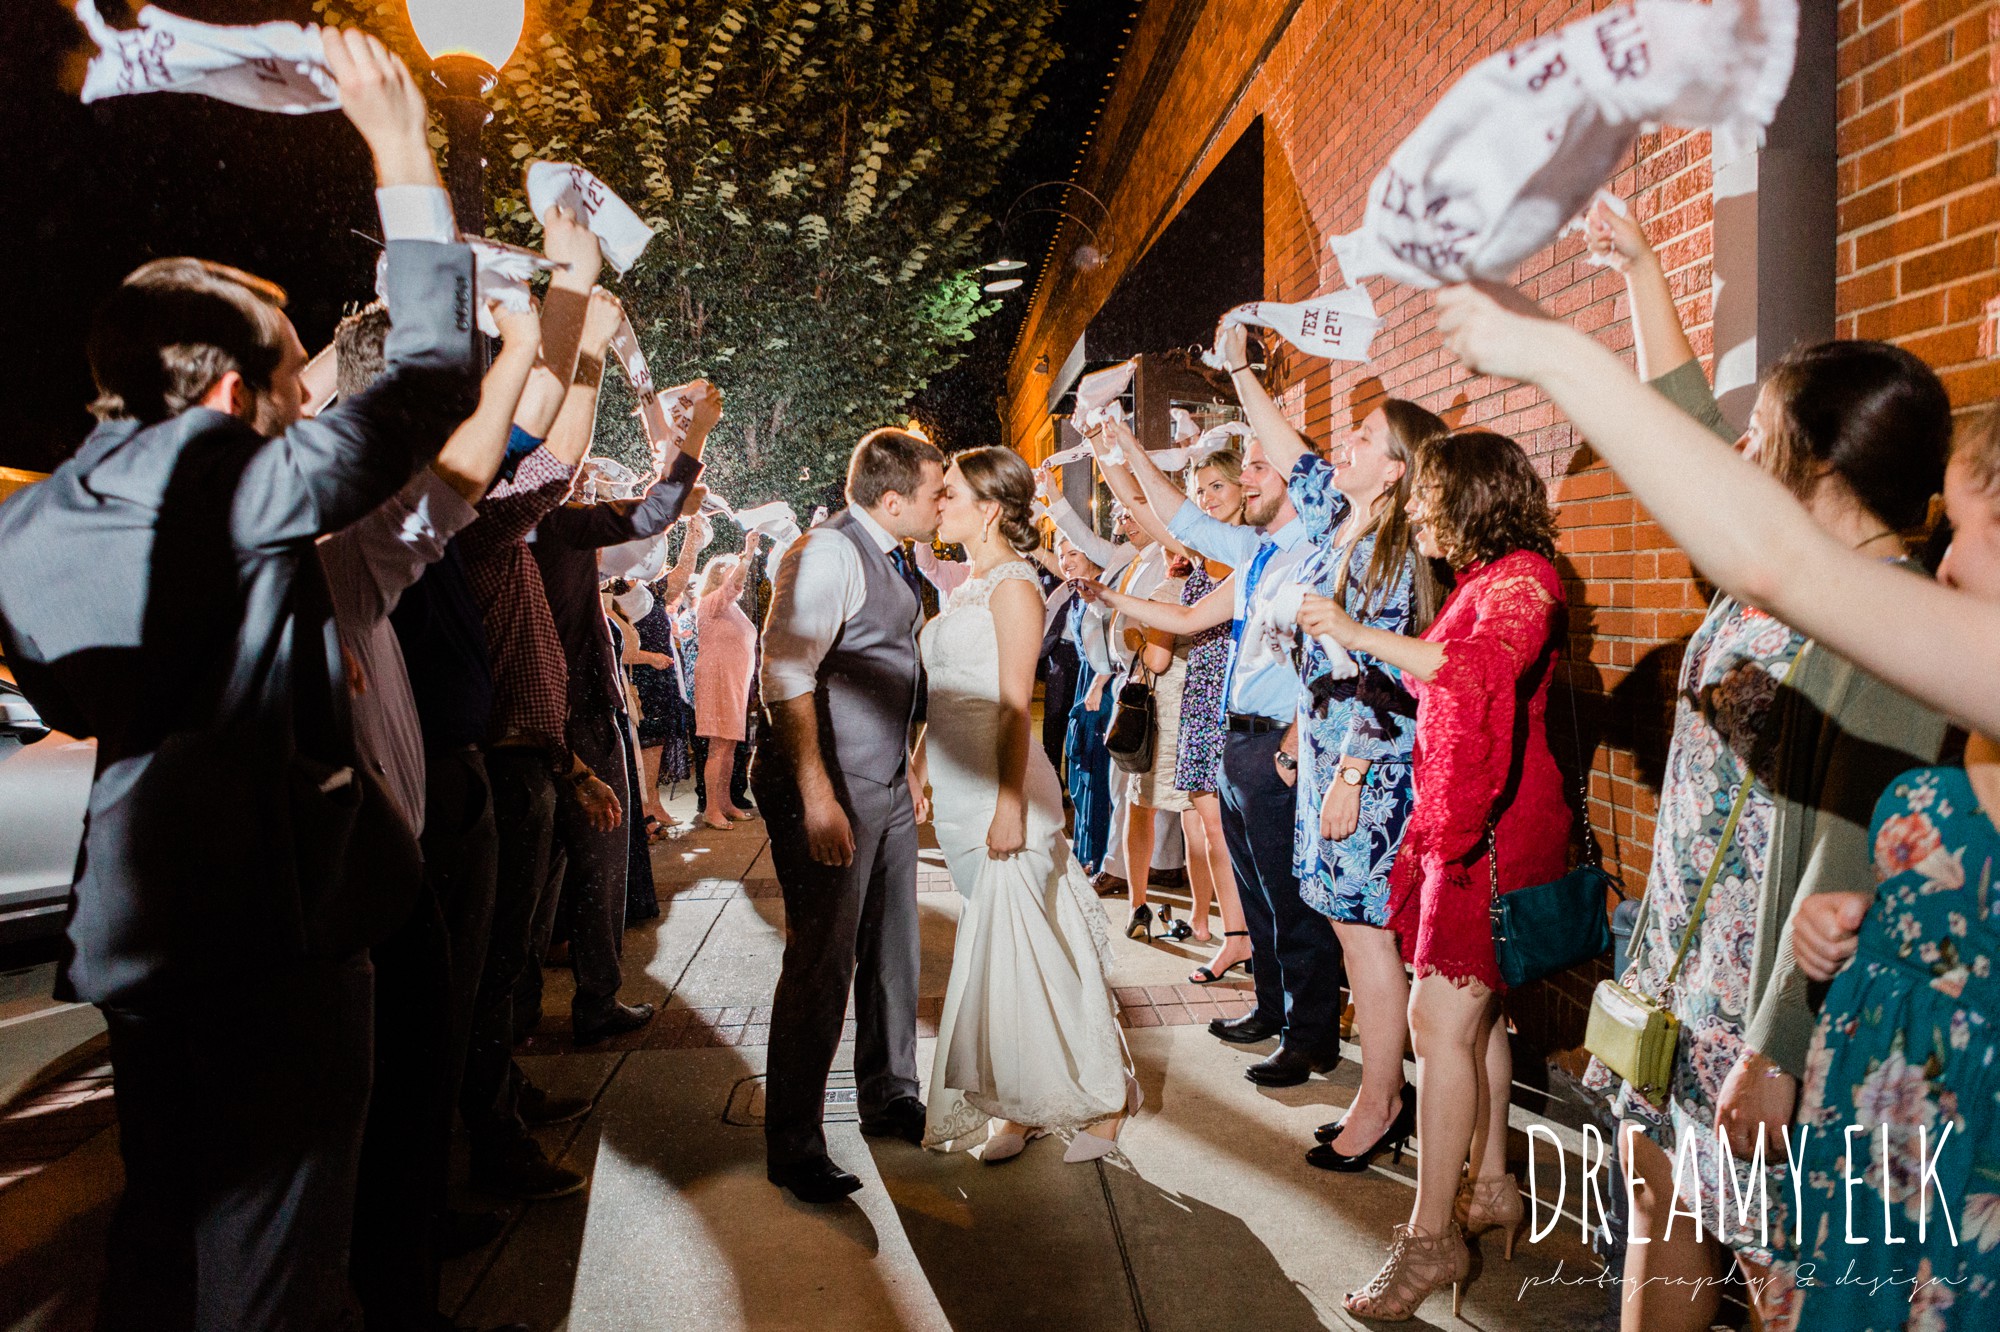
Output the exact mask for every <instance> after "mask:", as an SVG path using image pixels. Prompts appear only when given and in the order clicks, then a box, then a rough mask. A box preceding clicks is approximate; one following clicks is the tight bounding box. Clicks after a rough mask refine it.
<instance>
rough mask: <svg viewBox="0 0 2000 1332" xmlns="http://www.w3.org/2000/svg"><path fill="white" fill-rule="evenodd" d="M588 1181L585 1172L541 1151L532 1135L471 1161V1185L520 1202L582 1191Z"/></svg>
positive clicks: (544, 1200)
mask: <svg viewBox="0 0 2000 1332" xmlns="http://www.w3.org/2000/svg"><path fill="white" fill-rule="evenodd" d="M589 1182H590V1179H589V1177H588V1176H585V1175H579V1174H577V1173H576V1171H574V1170H566V1169H564V1168H563V1167H562V1166H559V1165H557V1164H556V1163H555V1162H553V1161H551V1160H549V1158H548V1157H546V1156H544V1155H542V1149H541V1147H540V1146H539V1145H537V1143H536V1142H535V1140H534V1139H533V1138H523V1139H521V1140H520V1141H519V1142H516V1143H513V1144H512V1145H510V1146H508V1147H505V1148H502V1149H501V1150H500V1151H498V1152H496V1153H494V1154H493V1155H492V1156H491V1157H487V1158H485V1159H478V1158H475V1159H474V1161H473V1163H472V1187H473V1188H475V1189H478V1190H479V1191H480V1192H481V1193H492V1194H497V1195H498V1196H500V1197H502V1198H519V1199H521V1200H522V1201H523V1202H546V1201H547V1200H549V1199H550V1198H566V1197H568V1196H569V1195H570V1194H572V1193H580V1192H582V1190H583V1186H584V1185H586V1184H588V1183H589Z"/></svg>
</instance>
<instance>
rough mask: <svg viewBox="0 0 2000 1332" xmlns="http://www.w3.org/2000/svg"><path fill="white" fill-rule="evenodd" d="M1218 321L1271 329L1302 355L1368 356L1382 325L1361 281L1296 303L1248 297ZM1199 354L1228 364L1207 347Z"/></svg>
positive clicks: (1210, 362) (1213, 364) (1214, 363)
mask: <svg viewBox="0 0 2000 1332" xmlns="http://www.w3.org/2000/svg"><path fill="white" fill-rule="evenodd" d="M1222 322H1223V323H1225V324H1246V325H1250V326H1252V327H1255V328H1268V329H1271V330H1273V331H1274V332H1276V333H1278V334H1279V335H1280V336H1282V337H1283V338H1284V339H1285V341H1287V342H1289V343H1291V344H1292V345H1293V346H1294V347H1297V348H1298V349H1299V350H1300V351H1302V352H1305V353H1306V354H1307V355H1310V356H1324V357H1326V358H1327V359H1328V360H1330V361H1365V360H1367V359H1368V348H1369V344H1370V343H1372V342H1374V341H1375V334H1376V332H1377V331H1378V330H1379V329H1380V328H1381V327H1382V321H1381V320H1380V319H1379V318H1377V317H1376V314H1375V302H1374V301H1373V300H1372V299H1370V297H1369V295H1368V291H1367V289H1366V288H1364V287H1343V288H1342V289H1341V290H1339V291H1329V292H1324V293H1322V294H1321V295H1318V296H1315V297H1313V298H1312V299H1311V300H1306V301H1300V302H1299V303H1298V304H1297V305H1286V304H1284V303H1283V302H1280V301H1251V302H1250V303H1249V304H1247V305H1239V306H1237V307H1236V308H1235V309H1234V310H1231V311H1230V312H1229V313H1228V314H1226V315H1224V316H1222ZM1201 360H1202V364H1204V365H1206V366H1208V367H1210V368H1211V369H1215V370H1223V369H1227V368H1228V367H1226V366H1224V365H1223V363H1222V357H1221V356H1220V355H1218V354H1217V353H1216V352H1214V351H1212V350H1211V351H1206V352H1203V353H1202V355H1201Z"/></svg>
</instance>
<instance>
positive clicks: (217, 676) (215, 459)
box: [0, 241, 481, 1006]
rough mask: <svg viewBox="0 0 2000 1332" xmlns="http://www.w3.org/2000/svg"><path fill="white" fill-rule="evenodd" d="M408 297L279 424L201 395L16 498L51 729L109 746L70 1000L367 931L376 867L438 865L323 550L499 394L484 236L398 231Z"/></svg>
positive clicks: (24, 603)
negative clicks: (480, 316)
mask: <svg viewBox="0 0 2000 1332" xmlns="http://www.w3.org/2000/svg"><path fill="white" fill-rule="evenodd" d="M388 291H389V305H390V310H391V313H392V316H393V318H394V321H395V325H394V330H393V331H392V332H391V334H390V336H389V340H388V345H387V348H386V357H387V363H388V367H387V371H386V373H385V374H384V375H383V376H382V377H381V379H380V380H379V381H378V382H377V383H376V384H375V385H374V386H373V387H371V388H369V389H368V390H367V391H366V392H363V393H360V394H358V395H356V396H354V397H353V398H350V399H347V400H345V401H343V402H341V403H339V404H338V405H337V406H335V407H334V408H332V409H331V410H330V411H328V412H326V413H325V414H323V415H321V416H319V417H317V418H315V419H313V420H309V421H302V422H300V423H299V424H297V425H295V426H293V427H292V428H291V429H290V430H288V431H286V432H285V433H284V434H283V435H280V436H278V437H277V438H275V439H265V438H264V437H262V436H261V435H259V434H258V433H257V432H256V431H254V430H252V429H251V428H250V426H249V425H247V424H245V423H244V422H243V421H241V420H239V419H237V418H236V417H233V416H227V415H224V414H222V413H220V412H214V411H209V410H206V409H202V408H195V409H191V410H189V411H186V412H183V413H182V414H181V415H179V416H177V417H174V418H172V419H171V420H167V421H162V422H159V423H157V424H154V425H149V426H142V425H140V424H139V423H137V422H134V421H113V422H107V423H105V424H104V425H101V426H99V427H98V428H97V429H96V430H95V431H93V432H92V434H91V435H90V437H89V439H87V440H86V441H85V442H84V445H83V447H82V449H81V450H80V451H79V452H78V453H77V455H76V457H74V458H72V459H71V460H70V461H68V462H66V463H64V464H63V465H62V466H61V467H59V468H57V469H56V471H55V473H54V475H52V476H51V477H50V478H49V479H48V480H47V481H45V482H43V483H41V484H40V485H37V486H33V487H30V488H29V489H27V490H25V491H23V492H21V493H19V494H17V495H16V496H14V497H13V498H12V499H10V500H8V501H7V502H6V503H5V504H0V645H4V647H5V649H6V652H7V658H8V662H9V664H10V665H11V666H12V668H13V670H14V673H15V675H16V678H17V679H18V680H19V682H20V685H21V688H22V690H23V691H24V692H25V693H26V694H27V695H28V697H29V698H30V699H32V700H33V701H34V703H35V704H36V706H37V707H38V708H40V710H41V712H42V714H43V716H44V717H45V718H46V719H47V720H48V722H49V723H50V724H51V725H54V726H56V727H58V728H60V729H62V730H64V731H67V732H69V733H70V734H71V735H76V736H82V737H94V738H95V739H96V740H97V743H98V754H97V775H96V780H95V782H94V784H93V785H92V788H91V795H90V806H89V814H88V822H87V825H86V830H85V834H84V842H83V851H82V855H81V857H80V863H79V865H78V872H77V880H76V886H75V888H74V890H73V892H72V898H71V912H70V922H69V943H70V952H69V956H68V958H67V959H66V965H65V969H64V970H65V983H66V986H67V989H66V992H67V993H73V994H75V995H77V996H79V997H81V998H83V999H86V1000H89V1001H91V1002H94V1003H105V1004H110V1005H114V1006H122V1005H125V1004H129V1003H133V1002H138V1001H142V1000H144V1001H150V1000H154V999H159V998H166V997H170V996H171V995H172V994H173V993H174V992H175V991H177V990H181V991H184V990H186V989H187V988H188V987H190V986H204V985H208V984H213V983H217V982H222V981H230V980H238V979H242V978H245V977H249V976H254V975H255V974H256V973H258V972H270V971H275V970H284V969H286V968H289V967H294V966H297V965H299V963H300V962H301V960H302V959H306V958H310V957H313V956H326V955H327V954H328V951H329V949H331V950H333V951H336V952H337V951H341V950H349V949H351V947H352V946H353V945H354V943H355V942H356V940H357V938H363V937H365V936H366V935H368V934H369V933H371V932H373V931H376V930H378V929H379V927H380V925H381V924H382V922H379V921H369V920H366V919H343V918H342V913H343V911H348V912H350V913H351V911H352V910H353V909H355V904H357V903H360V902H364V901H367V900H371V899H372V900H378V901H379V900H381V898H380V896H379V894H381V893H382V892H383V891H384V889H385V887H386V888H387V890H388V894H389V897H390V898H392V899H393V897H394V887H395V885H386V886H385V885H382V884H380V883H377V882H362V883H358V882H356V880H359V879H362V878H364V877H366V876H371V875H373V876H377V877H379V876H381V875H383V874H390V875H396V874H401V873H403V872H406V868H405V867H409V866H414V865H415V864H416V861H415V859H414V853H413V850H412V848H411V847H410V846H409V845H408V844H407V842H405V843H404V844H401V845H399V844H396V843H395V841H394V838H393V837H389V836H388V834H385V833H384V832H383V831H382V829H384V828H390V829H393V828H394V827H395V820H393V819H391V820H389V821H387V823H386V824H384V823H383V822H382V821H381V820H379V819H371V818H368V817H366V815H367V813H368V812H369V811H368V810H367V808H365V807H367V806H369V805H370V803H371V801H370V800H369V799H364V797H372V802H373V804H375V805H379V804H380V802H381V797H380V792H379V790H378V789H376V788H374V787H373V785H372V779H370V778H368V776H367V774H366V773H365V772H362V771H360V770H358V769H356V768H355V767H354V764H355V756H354V739H353V730H352V724H351V721H350V720H349V716H348V711H347V693H346V690H347V681H346V678H345V672H344V670H343V668H342V663H341V657H340V650H339V642H338V639H337V637H336V635H335V633H334V629H333V619H332V612H331V607H330V602H329V599H328V596H327V590H326V584H325V582H324V580H323V578H322V577H321V574H320V570H319V564H318V561H317V559H316V558H315V557H314V553H313V543H314V541H315V539H316V538H318V537H319V536H320V535H321V534H323V533H327V532H333V531H337V530H339V529H340V528H343V527H345V526H347V525H348V524H349V523H351V522H353V521H355V520H356V519H358V518H360V517H362V516H363V515H365V514H367V513H368V512H370V511H371V510H373V509H374V508H375V507H376V506H378V505H380V504H381V503H382V502H383V501H384V500H386V499H388V498H389V497H390V496H391V495H393V494H394V493H396V491H397V490H399V489H400V488H401V487H402V486H403V485H404V483H405V482H407V481H408V480H409V479H410V477H411V476H412V475H413V474H414V473H415V471H416V469H417V468H418V467H421V466H424V465H426V464H427V463H428V462H429V461H430V459H431V458H433V457H434V456H435V455H436V453H437V451H438V450H439V448H441V447H442V446H443V444H444V441H445V440H446V438H448V437H449V435H450V433H451V431H452V430H453V429H454V428H455V427H456V426H457V425H458V424H459V423H460V422H461V421H462V420H464V419H465V417H466V416H467V415H469V414H470V412H471V411H472V409H473V407H474V406H475V405H476V404H477V401H478V392H479V376H480V365H481V360H480V355H479V348H478V335H477V333H476V331H475V330H474V328H473V324H472V310H473V270H472V258H471V252H470V251H469V250H467V249H466V248H465V247H464V246H462V245H440V244H433V243H429V242H421V241H398V242H394V243H392V244H391V245H390V247H389V261H388ZM343 773H346V774H347V775H345V776H343ZM321 788H325V789H324V790H322V789H321ZM404 837H405V839H406V838H407V834H406V833H405V834H404ZM385 838H387V840H385ZM357 890H358V891H357ZM363 914H364V915H365V909H363Z"/></svg>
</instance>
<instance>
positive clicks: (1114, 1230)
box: [1078, 1130, 1153, 1332]
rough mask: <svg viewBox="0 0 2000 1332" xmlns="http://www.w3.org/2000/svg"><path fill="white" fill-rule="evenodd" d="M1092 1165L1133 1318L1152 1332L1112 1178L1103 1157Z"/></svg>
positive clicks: (1143, 1328) (1141, 1328)
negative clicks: (1101, 1195) (1113, 1191)
mask: <svg viewBox="0 0 2000 1332" xmlns="http://www.w3.org/2000/svg"><path fill="white" fill-rule="evenodd" d="M1078 1131H1079V1132H1081V1130H1078ZM1091 1164H1092V1165H1093V1166H1095V1167H1096V1168H1097V1187H1098V1188H1100V1189H1102V1190H1103V1191H1104V1210H1105V1213H1106V1214H1107V1215H1108V1216H1109V1217H1110V1220H1111V1238H1112V1240H1113V1241H1114V1242H1115V1243H1116V1244H1117V1245H1118V1262H1119V1265H1120V1266H1122V1267H1123V1268H1124V1269H1125V1293H1126V1294H1127V1295H1128V1296H1129V1297H1130V1298H1131V1300H1132V1317H1133V1318H1134V1319H1136V1320H1137V1322H1138V1325H1139V1332H1152V1326H1153V1325H1152V1323H1151V1322H1150V1321H1148V1319H1147V1318H1146V1300H1145V1297H1144V1296H1143V1295H1141V1294H1140V1293H1139V1274H1138V1273H1137V1272H1134V1271H1133V1270H1132V1251H1131V1249H1129V1248H1128V1247H1126V1244H1125V1226H1124V1224H1123V1223H1122V1222H1120V1221H1119V1219H1118V1200H1117V1199H1116V1198H1114V1197H1112V1196H1111V1176H1109V1175H1108V1174H1106V1173H1105V1170H1104V1158H1103V1157H1101V1156H1100V1157H1099V1158H1098V1159H1097V1160H1095V1161H1093V1162H1091Z"/></svg>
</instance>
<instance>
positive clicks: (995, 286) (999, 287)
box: [980, 278, 1023, 296]
mask: <svg viewBox="0 0 2000 1332" xmlns="http://www.w3.org/2000/svg"><path fill="white" fill-rule="evenodd" d="M1022 285H1023V281H1022V279H1020V278H1001V279H1000V280H999V281H998V282H989V283H987V284H986V285H985V286H984V287H982V288H980V290H982V291H986V292H990V293H991V294H993V295H995V296H998V295H999V294H1000V293H1001V292H1003V291H1013V290H1015V289H1016V288H1017V287H1020V286H1022Z"/></svg>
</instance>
